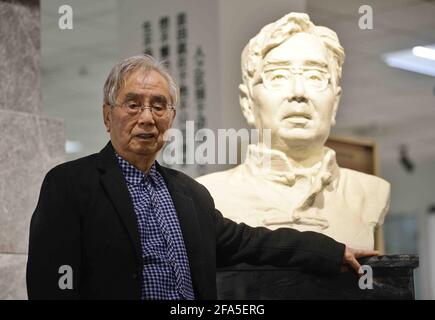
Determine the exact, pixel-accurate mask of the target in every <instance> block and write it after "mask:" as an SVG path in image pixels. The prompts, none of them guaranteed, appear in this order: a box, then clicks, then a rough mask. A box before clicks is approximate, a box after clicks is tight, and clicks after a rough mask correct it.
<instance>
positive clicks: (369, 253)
mask: <svg viewBox="0 0 435 320" xmlns="http://www.w3.org/2000/svg"><path fill="white" fill-rule="evenodd" d="M354 255H355V257H356V258H361V257H371V256H378V255H379V251H377V250H355V252H354Z"/></svg>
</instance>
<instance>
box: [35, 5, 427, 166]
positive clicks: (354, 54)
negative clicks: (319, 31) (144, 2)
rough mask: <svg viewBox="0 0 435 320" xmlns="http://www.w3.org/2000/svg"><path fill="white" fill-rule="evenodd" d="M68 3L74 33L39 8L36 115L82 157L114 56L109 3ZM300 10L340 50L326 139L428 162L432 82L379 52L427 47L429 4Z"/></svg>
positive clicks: (98, 139) (53, 12)
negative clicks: (53, 121) (61, 122)
mask: <svg viewBox="0 0 435 320" xmlns="http://www.w3.org/2000/svg"><path fill="white" fill-rule="evenodd" d="M71 3H72V5H73V6H74V32H71V31H69V30H59V28H58V27H57V20H58V17H59V14H58V13H57V9H58V8H59V6H60V5H62V4H64V1H58V0H42V1H41V7H42V8H41V10H42V11H41V20H42V68H43V108H44V112H45V113H46V114H48V115H51V116H56V117H60V118H64V119H67V121H66V130H67V137H68V139H70V140H78V141H85V142H84V145H83V147H84V149H83V151H82V153H83V154H89V153H91V152H95V150H96V149H97V148H98V147H100V146H102V143H104V141H106V140H107V137H106V136H105V132H104V128H103V125H102V121H99V122H98V123H95V117H100V113H101V108H100V106H101V99H102V84H103V82H104V79H105V77H106V73H107V72H108V70H109V69H110V67H111V66H112V65H113V64H114V63H115V62H116V61H117V59H118V57H119V50H118V47H117V45H116V44H117V43H118V41H117V36H118V33H117V32H118V29H117V28H118V16H117V1H116V0H100V1H95V0H94V1H86V0H74V1H71ZM362 4H366V5H370V6H371V7H372V8H373V13H374V20H373V23H374V28H373V30H361V29H359V27H358V19H359V18H360V16H361V14H360V13H358V8H359V7H360V5H362ZM306 8H307V9H306V11H307V13H309V14H310V16H311V19H312V20H313V21H314V23H316V24H317V25H324V26H328V27H330V28H331V29H333V30H335V31H336V32H337V34H338V36H339V38H340V41H341V43H342V45H343V47H344V48H345V51H346V61H345V64H344V66H343V79H342V88H343V95H342V99H341V103H340V110H339V113H338V118H337V126H336V127H335V128H334V130H333V132H334V133H335V134H341V135H351V136H357V137H362V138H368V139H373V140H376V141H377V142H379V146H380V155H381V160H382V162H383V163H384V164H388V163H389V162H391V161H397V159H398V157H399V148H400V145H402V144H405V145H407V147H408V150H409V156H410V158H411V160H413V161H415V162H423V161H433V160H435V147H434V145H435V143H434V142H435V129H434V123H435V96H434V95H435V87H434V86H435V81H434V78H432V77H429V76H425V75H420V74H416V73H412V72H409V71H402V70H398V69H392V68H390V67H388V66H386V65H385V64H384V63H383V61H382V59H381V55H382V54H383V53H387V52H391V51H396V50H402V49H407V48H411V47H413V46H416V45H429V44H433V43H435V2H434V1H424V0H381V1H367V0H366V1H363V2H361V1H356V0H326V1H317V0H316V1H314V0H313V1H311V0H308V1H306ZM84 138H86V139H84ZM80 155H81V154H80ZM74 157H75V156H74Z"/></svg>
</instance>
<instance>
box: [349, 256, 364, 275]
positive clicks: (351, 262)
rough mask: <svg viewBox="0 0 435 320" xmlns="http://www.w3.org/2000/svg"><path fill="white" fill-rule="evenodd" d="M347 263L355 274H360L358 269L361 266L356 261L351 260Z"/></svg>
mask: <svg viewBox="0 0 435 320" xmlns="http://www.w3.org/2000/svg"><path fill="white" fill-rule="evenodd" d="M347 263H348V264H349V265H350V266H351V267H352V268H353V269H354V270H355V272H356V273H357V274H360V273H359V269H360V268H361V265H360V264H359V262H358V260H356V259H355V258H351V259H350V260H349V261H348V262H347Z"/></svg>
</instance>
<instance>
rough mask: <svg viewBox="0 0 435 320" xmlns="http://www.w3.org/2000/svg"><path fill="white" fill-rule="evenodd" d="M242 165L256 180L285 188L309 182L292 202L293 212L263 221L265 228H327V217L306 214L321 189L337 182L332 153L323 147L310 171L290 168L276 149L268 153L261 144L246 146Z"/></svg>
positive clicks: (283, 156)
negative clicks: (276, 226) (266, 181)
mask: <svg viewBox="0 0 435 320" xmlns="http://www.w3.org/2000/svg"><path fill="white" fill-rule="evenodd" d="M245 165H246V166H247V167H248V170H250V172H251V174H252V175H253V176H255V177H260V178H263V179H266V180H269V181H273V182H276V183H279V184H282V185H286V186H289V187H291V186H293V185H294V184H295V183H297V181H298V180H299V179H306V180H307V181H309V189H308V191H307V192H306V193H305V194H304V195H303V196H302V198H301V199H300V200H299V201H298V202H297V203H296V205H295V207H294V209H293V212H292V213H291V214H290V215H288V214H278V215H275V216H271V217H269V218H266V219H264V221H263V223H264V224H265V225H266V226H267V225H279V224H288V223H294V224H303V225H313V226H318V227H320V228H321V229H326V228H328V227H329V221H328V219H327V217H324V216H322V215H320V213H319V212H310V211H311V210H309V209H310V208H312V206H313V203H314V201H315V200H316V197H317V195H318V194H319V193H320V192H322V191H323V190H324V188H325V187H326V186H327V185H329V184H331V183H333V182H334V180H335V181H337V182H338V179H336V178H337V177H338V173H339V167H338V164H337V161H336V158H335V151H334V150H332V149H329V148H327V147H325V148H324V155H323V159H322V160H321V161H320V162H319V163H317V164H316V165H314V166H313V167H311V168H306V169H305V168H303V169H299V168H298V169H296V168H293V167H292V165H291V163H290V161H289V160H288V159H287V156H286V155H285V154H284V153H283V152H281V151H278V150H272V149H269V148H267V147H265V146H264V145H249V147H248V153H247V156H246V161H245Z"/></svg>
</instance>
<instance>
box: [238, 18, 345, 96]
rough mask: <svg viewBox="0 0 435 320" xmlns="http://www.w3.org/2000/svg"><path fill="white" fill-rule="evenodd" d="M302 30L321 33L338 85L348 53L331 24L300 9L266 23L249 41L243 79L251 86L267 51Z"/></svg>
mask: <svg viewBox="0 0 435 320" xmlns="http://www.w3.org/2000/svg"><path fill="white" fill-rule="evenodd" d="M300 32H306V33H309V34H312V35H315V36H318V37H319V38H320V40H321V41H322V42H323V44H324V45H325V47H326V49H328V52H329V54H330V61H331V62H332V64H333V65H332V66H330V71H331V73H332V79H333V81H334V84H335V85H338V84H339V83H340V79H341V71H342V65H343V62H344V57H345V54H344V49H343V47H342V46H341V44H340V42H339V40H338V37H337V34H336V33H335V32H334V31H333V30H331V29H329V28H326V27H322V26H316V25H314V24H313V23H312V22H311V21H310V17H309V16H308V15H307V14H305V13H297V12H292V13H289V14H287V15H285V16H284V17H282V18H281V19H279V20H277V21H276V22H273V23H270V24H268V25H266V26H265V27H263V28H262V29H261V30H260V32H259V33H258V34H257V35H256V36H255V37H253V38H252V39H251V40H250V41H249V43H248V44H247V45H246V47H245V48H244V49H243V52H242V79H243V83H244V84H245V85H246V86H247V87H248V88H249V87H250V85H249V84H250V81H251V80H252V78H253V77H254V75H255V74H256V72H257V71H258V70H259V68H260V67H261V63H262V61H263V59H264V57H265V56H266V54H267V53H268V52H269V51H270V50H272V49H273V48H275V47H277V46H279V45H280V44H281V43H283V42H285V41H286V40H287V39H288V38H290V37H291V36H292V35H294V34H296V33H300Z"/></svg>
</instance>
